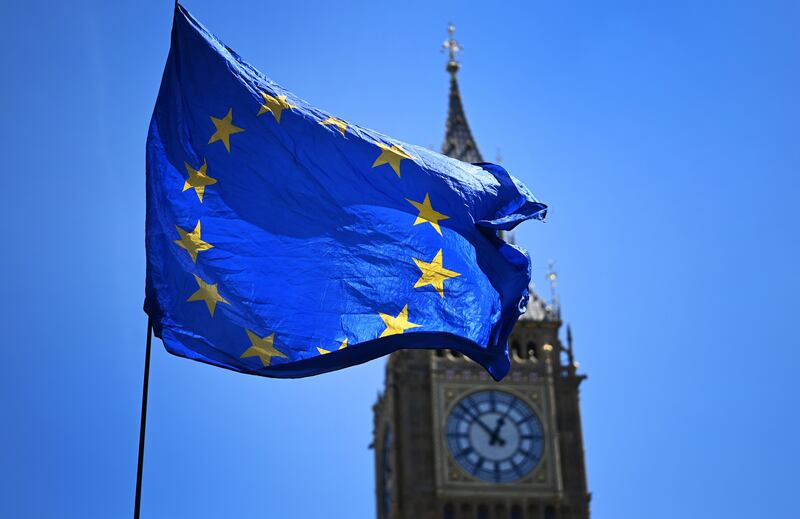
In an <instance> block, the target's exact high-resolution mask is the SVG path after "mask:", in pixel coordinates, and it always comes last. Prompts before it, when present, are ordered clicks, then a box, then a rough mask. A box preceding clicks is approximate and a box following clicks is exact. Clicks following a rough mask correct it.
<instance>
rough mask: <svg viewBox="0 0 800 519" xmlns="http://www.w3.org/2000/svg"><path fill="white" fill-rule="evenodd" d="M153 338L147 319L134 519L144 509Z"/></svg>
mask: <svg viewBox="0 0 800 519" xmlns="http://www.w3.org/2000/svg"><path fill="white" fill-rule="evenodd" d="M152 338H153V323H152V321H151V320H150V317H148V318H147V346H146V349H145V354H144V383H143V384H142V417H141V420H140V422H139V467H138V469H137V470H136V507H135V508H134V509H133V519H139V511H140V510H141V507H142V468H143V466H144V431H145V428H146V427H147V386H148V384H149V381H150V342H151V341H152Z"/></svg>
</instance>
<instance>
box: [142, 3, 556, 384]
mask: <svg viewBox="0 0 800 519" xmlns="http://www.w3.org/2000/svg"><path fill="white" fill-rule="evenodd" d="M544 213H545V206H544V205H543V204H541V203H539V202H537V201H536V200H535V199H534V197H533V196H532V195H531V194H530V192H529V191H528V190H527V189H526V188H525V187H524V186H523V185H522V184H521V183H520V182H519V181H517V180H516V179H514V178H513V177H511V176H510V175H509V174H508V173H506V171H505V170H504V169H503V168H501V167H499V166H496V165H493V164H477V165H471V164H466V163H463V162H459V161H457V160H453V159H450V158H447V157H444V156H442V155H440V154H438V153H434V152H432V151H430V150H427V149H424V148H421V147H418V146H412V145H409V144H404V143H402V142H400V141H397V140H395V139H392V138H389V137H386V136H385V135H381V134H380V133H377V132H374V131H372V130H368V129H366V128H362V127H359V126H358V125H356V124H353V123H352V122H350V121H348V120H346V119H345V118H342V117H340V116H339V115H336V114H330V113H326V112H324V111H322V110H319V109H317V108H314V107H312V106H311V105H309V104H308V103H306V102H305V101H303V100H302V99H299V98H298V97H296V96H295V95H293V94H292V93H290V92H289V91H287V90H285V89H283V88H282V87H280V86H278V85H277V84H275V83H274V82H272V81H270V80H269V79H267V78H266V77H265V76H263V75H262V74H261V73H259V72H258V71H257V70H255V69H254V68H253V67H252V66H250V65H248V64H247V63H246V62H244V61H243V60H242V59H241V58H240V57H239V56H238V55H237V54H236V53H234V52H233V51H232V50H231V49H229V48H228V47H226V46H225V45H224V44H223V43H221V42H220V41H219V40H218V39H217V38H216V37H215V36H213V35H212V34H210V33H209V32H208V31H207V30H206V29H205V28H204V27H203V26H202V25H200V23H198V22H197V20H195V19H194V18H193V17H192V16H191V15H190V14H189V13H188V12H187V11H186V10H185V9H184V8H183V7H181V6H178V7H177V10H176V12H175V20H174V26H173V29H172V44H171V48H170V52H169V57H168V59H167V64H166V67H165V70H164V76H163V79H162V83H161V89H160V91H159V94H158V100H157V102H156V107H155V110H154V113H153V118H152V121H151V123H150V130H149V135H148V138H147V224H146V225H147V229H146V246H147V283H146V300H145V310H146V312H147V313H148V314H149V316H150V318H151V319H152V322H153V323H154V330H155V334H156V335H157V336H158V337H160V338H161V339H162V340H163V342H164V344H165V346H166V348H167V350H169V351H170V352H171V353H174V354H176V355H180V356H183V357H188V358H191V359H195V360H199V361H202V362H207V363H210V364H214V365H217V366H222V367H225V368H228V369H232V370H236V371H241V372H246V373H251V374H257V375H263V376H270V377H301V376H307V375H314V374H318V373H322V372H326V371H331V370H335V369H339V368H343V367H346V366H350V365H353V364H357V363H361V362H365V361H367V360H370V359H374V358H376V357H378V356H381V355H385V354H387V353H391V352H392V351H394V350H397V349H399V348H450V349H453V350H457V351H459V352H462V353H464V354H465V355H467V356H468V357H470V358H472V359H474V360H475V361H477V362H479V363H480V364H482V365H483V366H484V367H486V369H487V370H488V371H489V372H490V373H491V375H492V376H493V377H494V378H496V379H500V378H502V377H503V376H504V375H505V374H506V373H507V371H508V368H509V361H508V353H507V338H508V335H509V333H510V331H511V329H512V327H513V326H514V323H515V322H516V320H517V318H518V317H519V315H520V312H521V311H522V310H524V306H525V303H526V301H527V287H528V284H529V282H530V262H529V259H528V257H527V255H526V254H525V253H523V252H522V251H520V250H519V249H517V248H515V247H513V246H512V245H509V244H507V243H505V242H504V241H503V240H502V239H501V238H500V237H498V231H499V230H503V229H511V228H513V227H514V226H516V225H517V224H518V223H519V222H521V221H523V220H525V219H529V218H543V216H544Z"/></svg>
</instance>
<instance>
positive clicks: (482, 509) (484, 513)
mask: <svg viewBox="0 0 800 519" xmlns="http://www.w3.org/2000/svg"><path fill="white" fill-rule="evenodd" d="M475 517H476V519H489V507H488V506H486V505H478V514H477V515H476V516H475Z"/></svg>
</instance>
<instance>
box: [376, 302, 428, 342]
mask: <svg viewBox="0 0 800 519" xmlns="http://www.w3.org/2000/svg"><path fill="white" fill-rule="evenodd" d="M380 316H381V319H383V323H384V324H385V325H386V329H385V330H383V333H381V337H388V336H389V335H396V334H398V333H403V332H405V331H406V330H408V329H409V328H417V327H418V326H420V325H419V324H414V323H412V322H410V321H409V320H408V305H406V306H404V307H403V309H402V310H400V313H399V314H397V317H393V316H391V315H388V314H380Z"/></svg>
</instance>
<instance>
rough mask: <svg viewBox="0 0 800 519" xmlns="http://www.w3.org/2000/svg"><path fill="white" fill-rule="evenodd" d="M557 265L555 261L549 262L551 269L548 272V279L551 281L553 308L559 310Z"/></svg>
mask: <svg viewBox="0 0 800 519" xmlns="http://www.w3.org/2000/svg"><path fill="white" fill-rule="evenodd" d="M554 266H555V264H554V262H553V260H550V262H549V268H548V272H547V279H548V280H549V281H550V298H551V299H552V303H551V304H552V305H553V308H558V291H557V290H556V279H558V275H557V274H556V271H555V270H554V268H553V267H554Z"/></svg>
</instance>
